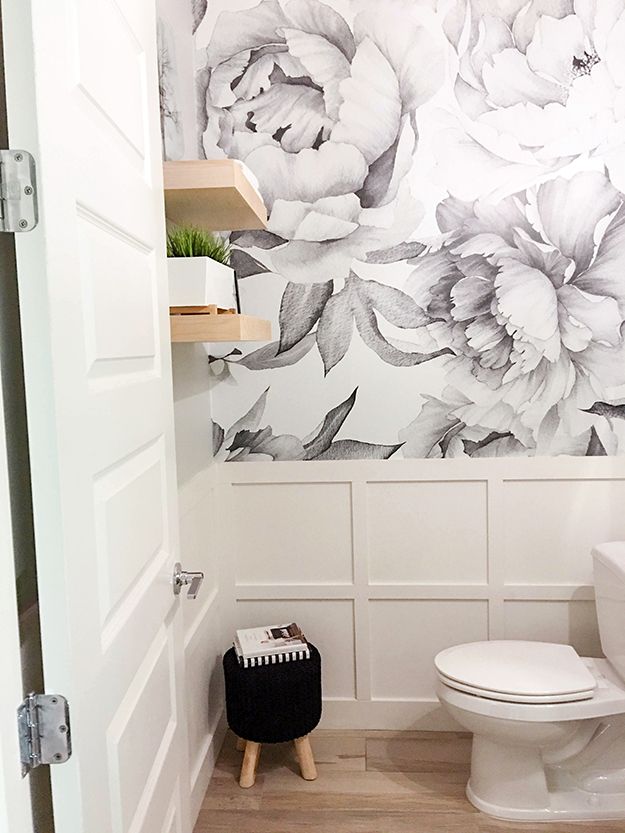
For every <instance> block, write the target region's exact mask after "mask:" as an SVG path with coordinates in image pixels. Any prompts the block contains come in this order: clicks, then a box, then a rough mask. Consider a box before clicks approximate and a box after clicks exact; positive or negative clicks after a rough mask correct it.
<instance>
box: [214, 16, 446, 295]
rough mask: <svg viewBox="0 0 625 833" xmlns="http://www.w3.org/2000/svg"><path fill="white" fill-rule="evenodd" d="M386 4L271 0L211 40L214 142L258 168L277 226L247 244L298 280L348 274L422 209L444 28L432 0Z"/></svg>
mask: <svg viewBox="0 0 625 833" xmlns="http://www.w3.org/2000/svg"><path fill="white" fill-rule="evenodd" d="M384 6H385V8H384V14H380V13H379V6H378V8H377V9H376V8H374V7H371V9H370V10H364V11H362V12H360V13H359V14H358V15H357V16H356V18H355V20H354V23H353V26H350V25H348V23H347V22H346V20H345V19H344V18H343V17H342V16H341V15H340V14H339V13H338V12H336V11H335V10H334V9H332V8H331V6H329V5H327V4H326V3H323V2H320V0H285V2H278V0H262V2H261V3H259V4H258V5H257V6H254V7H252V8H250V9H244V10H240V11H233V12H222V13H221V14H220V15H219V17H218V19H217V22H216V25H215V28H214V31H213V34H212V38H211V41H210V43H209V44H208V47H207V49H206V61H207V63H206V68H205V70H204V71H203V72H201V73H200V76H199V77H200V79H201V81H202V83H203V85H204V87H202V90H203V91H204V89H205V101H206V114H205V116H206V117H205V120H204V125H203V128H204V130H203V136H202V145H203V152H204V153H205V155H206V156H207V157H208V158H213V157H219V156H224V155H225V156H228V157H232V158H236V159H240V160H242V161H244V162H245V163H246V165H248V166H249V168H250V169H251V170H252V171H253V173H254V174H255V175H256V177H257V178H258V181H259V185H260V190H261V192H262V194H263V197H264V199H265V202H266V204H267V207H268V209H269V212H270V219H269V232H270V234H264V235H263V234H261V235H258V234H256V235H253V234H252V235H246V237H245V241H246V242H244V241H243V240H240V241H239V244H238V245H240V246H245V245H253V244H260V245H261V247H262V248H263V249H264V250H265V251H264V252H263V253H262V259H263V261H264V262H265V265H268V266H269V267H270V268H271V269H273V270H274V271H276V272H279V273H280V274H282V275H283V276H284V277H285V278H286V279H287V280H289V281H295V282H315V281H317V282H318V281H320V280H327V279H328V278H333V279H334V278H341V277H345V276H347V275H348V274H349V269H350V266H351V264H352V261H353V259H354V258H358V259H363V260H364V259H366V257H367V253H369V252H371V251H374V250H379V249H388V248H390V247H392V246H396V245H397V244H399V243H402V242H403V241H404V240H406V239H408V237H409V236H410V234H411V233H412V232H413V231H414V229H415V228H416V226H417V225H418V223H419V221H420V219H421V216H422V208H421V206H420V205H419V203H418V202H417V201H416V200H414V199H413V196H412V194H411V191H410V185H409V182H408V181H407V179H406V175H407V174H408V172H409V171H410V168H411V165H412V159H413V154H414V152H415V148H416V144H417V128H416V121H415V113H416V111H417V109H418V107H419V106H420V105H421V104H423V103H424V102H426V101H427V100H428V99H430V98H431V96H432V95H433V94H434V93H435V92H436V90H437V89H438V88H439V87H440V85H441V84H442V82H443V80H444V76H445V71H444V54H445V49H446V41H445V38H444V36H443V34H442V31H441V29H440V26H435V25H434V24H435V18H434V14H433V12H432V10H431V9H430V8H427V7H426V6H423V7H422V6H421V4H419V3H416V4H411V5H410V7H407V6H406V4H404V3H401V2H399V0H392V1H391V2H389V3H385V4H384ZM447 46H448V45H447ZM285 244H286V245H285ZM249 262H250V261H248V264H249ZM256 263H258V262H257V261H256ZM259 265H260V264H259ZM260 268H261V269H262V268H263V266H260Z"/></svg>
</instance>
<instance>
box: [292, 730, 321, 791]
mask: <svg viewBox="0 0 625 833" xmlns="http://www.w3.org/2000/svg"><path fill="white" fill-rule="evenodd" d="M295 751H296V752H297V760H298V761H299V768H300V772H301V773H302V778H303V779H304V780H305V781H314V780H315V778H316V777H317V767H316V766H315V759H314V758H313V753H312V749H311V748H310V739H309V738H308V735H306V737H303V738H297V740H296V741H295Z"/></svg>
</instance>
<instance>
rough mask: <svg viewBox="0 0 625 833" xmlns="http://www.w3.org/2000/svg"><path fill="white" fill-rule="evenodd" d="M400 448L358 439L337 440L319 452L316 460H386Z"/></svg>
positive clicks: (399, 446)
mask: <svg viewBox="0 0 625 833" xmlns="http://www.w3.org/2000/svg"><path fill="white" fill-rule="evenodd" d="M400 448H401V443H398V444H397V445H376V444H375V443H363V442H360V440H337V441H336V442H334V443H332V444H331V445H330V447H329V448H328V449H327V450H326V451H324V452H323V453H322V454H319V455H318V456H317V457H316V458H315V459H316V460H388V458H389V457H392V456H393V454H395V452H396V451H399V449H400Z"/></svg>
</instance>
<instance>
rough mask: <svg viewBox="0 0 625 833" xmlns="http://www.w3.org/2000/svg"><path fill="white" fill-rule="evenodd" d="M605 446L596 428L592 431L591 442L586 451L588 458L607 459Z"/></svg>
mask: <svg viewBox="0 0 625 833" xmlns="http://www.w3.org/2000/svg"><path fill="white" fill-rule="evenodd" d="M607 453H608V452H607V451H606V450H605V446H604V445H603V443H602V442H601V440H600V439H599V435H598V434H597V430H596V428H595V427H594V425H593V427H592V428H591V429H590V440H589V441H588V448H587V449H586V457H605V456H606V455H607Z"/></svg>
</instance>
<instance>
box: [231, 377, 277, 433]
mask: <svg viewBox="0 0 625 833" xmlns="http://www.w3.org/2000/svg"><path fill="white" fill-rule="evenodd" d="M268 393H269V388H266V389H265V390H264V391H263V392H262V393H261V395H260V396H259V397H258V399H257V400H256V402H255V403H254V404H253V405H252V407H251V408H250V409H249V411H247V413H245V414H243V416H242V417H241V418H240V419H238V420H237V421H236V422H235V423H234V425H232V426H231V427H230V428H229V429H228V432H227V434H226V437H225V439H226V440H229V439H230V438H231V437H233V436H234V435H235V434H237V433H239V432H241V431H255V430H256V429H257V428H258V426H259V425H260V421H261V419H262V418H263V414H264V413H265V407H266V405H267V394H268Z"/></svg>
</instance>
